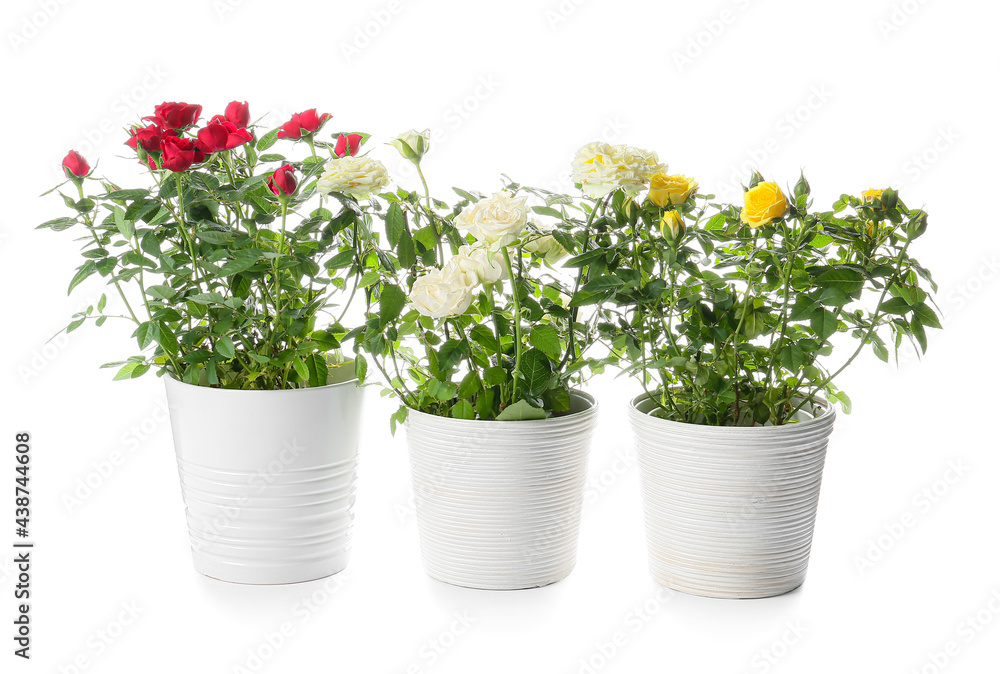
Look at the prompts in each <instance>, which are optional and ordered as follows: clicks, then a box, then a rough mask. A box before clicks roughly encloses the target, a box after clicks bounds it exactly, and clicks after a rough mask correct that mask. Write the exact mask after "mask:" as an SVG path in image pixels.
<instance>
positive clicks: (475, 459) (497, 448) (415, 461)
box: [406, 391, 597, 590]
mask: <svg viewBox="0 0 1000 674" xmlns="http://www.w3.org/2000/svg"><path fill="white" fill-rule="evenodd" d="M596 422H597V402H596V401H595V400H594V398H593V397H592V396H590V395H588V394H586V393H582V392H579V391H573V392H571V406H570V411H569V412H568V413H567V414H565V415H562V416H558V417H552V418H548V419H536V420H526V421H481V420H468V419H453V418H448V417H439V416H434V415H430V414H426V413H423V412H418V411H416V410H410V412H409V417H408V419H407V422H406V436H407V442H408V445H409V450H410V465H411V469H412V474H413V490H414V496H415V501H416V514H417V525H418V529H419V532H420V548H421V552H422V555H423V560H424V566H425V568H426V570H427V573H428V574H429V575H430V576H431V577H432V578H435V579H437V580H440V581H443V582H445V583H450V584H452V585H460V586H463V587H471V588H477V589H485V590H516V589H525V588H533V587H541V586H543V585H548V584H550V583H555V582H556V581H559V580H562V579H563V578H565V577H566V576H568V575H569V574H570V572H571V571H572V570H573V567H574V565H575V563H576V548H577V539H578V537H579V531H580V511H581V508H582V505H583V489H584V485H585V482H586V479H587V460H588V455H589V452H590V440H591V436H592V435H593V431H594V427H595V426H596Z"/></svg>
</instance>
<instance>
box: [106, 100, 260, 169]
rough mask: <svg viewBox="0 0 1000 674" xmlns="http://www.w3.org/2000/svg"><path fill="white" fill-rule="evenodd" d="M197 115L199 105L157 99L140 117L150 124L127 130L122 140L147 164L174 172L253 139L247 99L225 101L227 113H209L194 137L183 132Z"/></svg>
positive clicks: (199, 112) (194, 120)
mask: <svg viewBox="0 0 1000 674" xmlns="http://www.w3.org/2000/svg"><path fill="white" fill-rule="evenodd" d="M199 117H201V106H200V105H192V104H189V103H176V102H171V103H160V104H159V105H157V106H156V107H155V108H154V110H153V115H152V116H150V117H143V121H146V122H149V124H147V125H146V126H140V127H136V128H133V129H131V130H130V132H129V133H130V136H131V137H130V138H129V139H128V141H126V142H125V144H126V145H128V146H129V147H130V148H132V149H133V150H135V151H137V152H139V158H140V160H141V161H145V162H147V163H148V164H149V168H151V169H154V170H155V169H158V168H165V169H169V170H171V171H174V172H175V173H176V172H180V171H186V170H188V169H189V168H191V166H192V165H193V164H197V163H200V162H203V161H205V158H206V157H207V156H208V155H210V154H212V153H213V152H221V151H223V150H231V149H233V148H234V147H239V146H240V145H243V144H244V143H249V142H250V141H252V140H253V135H252V134H251V133H250V131H248V130H247V128H246V127H247V125H248V124H249V123H250V107H249V106H248V105H247V103H246V102H243V103H241V102H239V101H233V102H232V103H230V104H229V105H227V106H226V113H225V114H224V115H216V116H215V117H212V119H211V120H209V122H208V124H206V125H205V126H204V127H202V128H201V129H199V130H198V133H197V135H196V136H195V137H191V136H185V135H183V133H184V132H185V131H187V130H188V129H190V127H192V126H194V124H195V122H197V121H198V118H199Z"/></svg>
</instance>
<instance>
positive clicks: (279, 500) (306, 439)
mask: <svg viewBox="0 0 1000 674" xmlns="http://www.w3.org/2000/svg"><path fill="white" fill-rule="evenodd" d="M164 380H165V383H166V389H167V402H168V405H169V408H170V427H171V430H172V432H173V438H174V449H175V450H176V453H177V468H178V472H179V473H180V481H181V494H182V496H183V498H184V504H185V506H186V508H185V510H186V514H187V523H188V531H189V533H190V537H191V551H192V554H193V556H194V566H195V569H196V570H198V571H199V572H201V573H203V574H205V575H206V576H210V577H212V578H216V579H219V580H224V581H228V582H233V583H248V584H255V585H271V584H279V583H299V582H304V581H308V580H315V579H317V578H323V577H325V576H329V575H332V574H334V573H337V572H339V571H342V570H343V569H344V568H345V567H346V566H347V561H348V557H349V555H350V544H351V527H352V523H353V517H354V515H353V508H354V490H355V482H356V476H357V473H356V467H357V448H358V430H359V427H360V423H361V409H362V402H363V395H364V393H363V389H362V388H360V387H358V386H357V385H356V380H354V379H350V380H348V381H343V382H340V383H335V384H330V385H327V386H318V387H315V388H301V389H284V390H275V391H245V390H235V389H220V388H210V387H207V386H193V385H191V384H185V383H182V382H180V381H177V380H176V379H173V378H170V377H165V378H164Z"/></svg>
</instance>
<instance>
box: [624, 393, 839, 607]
mask: <svg viewBox="0 0 1000 674" xmlns="http://www.w3.org/2000/svg"><path fill="white" fill-rule="evenodd" d="M654 408H655V403H654V402H653V401H651V400H650V399H649V398H648V396H646V395H645V394H644V395H641V396H639V397H637V398H635V399H634V400H633V401H632V402H631V405H630V409H629V417H630V420H631V423H632V428H633V430H634V432H635V438H636V453H637V455H638V459H639V470H640V480H641V485H642V498H643V509H644V511H645V521H646V536H647V542H648V548H649V562H650V571H651V573H652V575H653V578H654V579H656V581H657V582H658V583H660V584H662V585H665V586H667V587H669V588H672V589H675V590H679V591H681V592H687V593H690V594H696V595H702V596H707V597H720V598H728V599H737V598H746V599H749V598H760V597H771V596H774V595H779V594H783V593H785V592H789V591H791V590H794V589H795V588H797V587H798V586H799V585H801V584H802V582H803V581H804V580H805V575H806V567H807V565H808V563H809V550H810V547H811V545H812V535H813V525H814V523H815V520H816V506H817V503H818V501H819V492H820V483H821V480H822V476H823V463H824V461H825V458H826V448H827V442H828V439H829V437H830V433H831V432H832V430H833V422H834V419H835V417H836V413H835V412H834V409H833V406H832V405H830V404H829V403H827V402H825V401H820V402H818V409H819V412H818V414H817V415H816V416H815V417H814V416H812V415H811V414H805V415H803V414H802V413H801V412H800V416H801V419H800V420H799V421H797V422H796V423H791V424H785V425H782V426H754V427H717V426H702V425H696V424H685V423H679V422H676V421H669V420H666V419H662V418H658V417H654V416H651V415H650V412H651V411H652V410H653V409H654Z"/></svg>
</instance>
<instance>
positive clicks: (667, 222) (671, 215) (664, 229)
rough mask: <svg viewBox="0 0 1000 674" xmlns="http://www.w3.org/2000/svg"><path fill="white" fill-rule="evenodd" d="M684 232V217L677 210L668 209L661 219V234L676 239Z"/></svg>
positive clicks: (672, 239)
mask: <svg viewBox="0 0 1000 674" xmlns="http://www.w3.org/2000/svg"><path fill="white" fill-rule="evenodd" d="M683 233H684V218H682V217H681V214H680V213H678V212H677V211H667V212H666V213H664V214H663V218H662V219H661V220H660V234H661V235H662V236H663V238H665V239H670V240H671V241H676V240H678V239H680V237H681V234H683Z"/></svg>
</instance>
